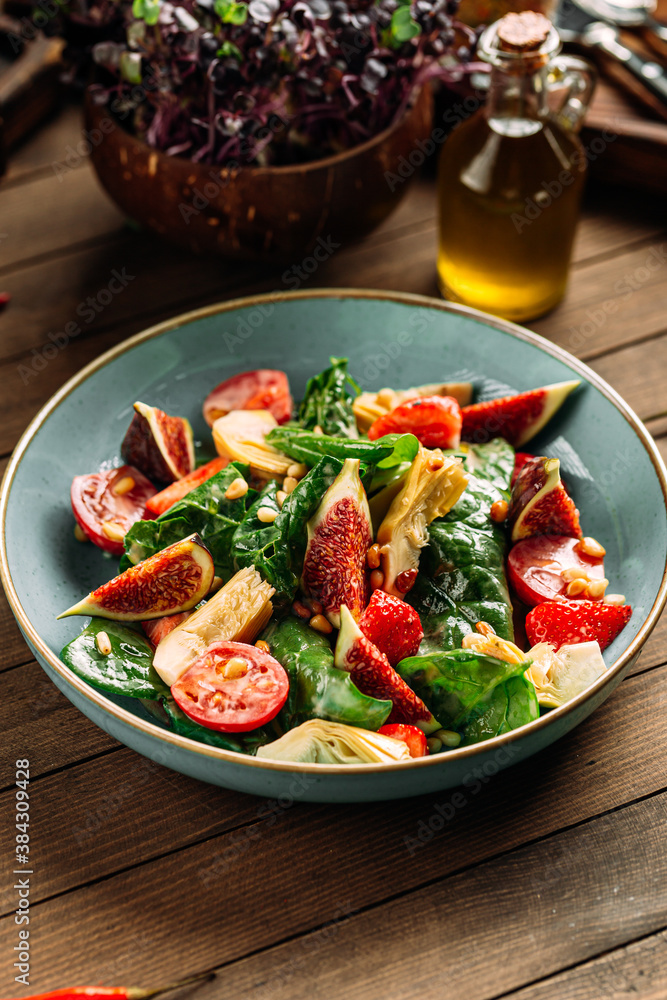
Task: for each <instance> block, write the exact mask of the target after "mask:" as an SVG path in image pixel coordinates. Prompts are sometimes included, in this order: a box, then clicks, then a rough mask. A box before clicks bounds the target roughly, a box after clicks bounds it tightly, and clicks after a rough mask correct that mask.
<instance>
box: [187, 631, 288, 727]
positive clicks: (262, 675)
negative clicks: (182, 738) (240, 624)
mask: <svg viewBox="0 0 667 1000" xmlns="http://www.w3.org/2000/svg"><path fill="white" fill-rule="evenodd" d="M171 693H172V695H173V697H174V699H175V701H176V703H177V704H178V706H179V707H180V708H181V709H182V710H183V711H184V712H185V714H186V715H189V716H190V718H191V719H193V720H194V721H195V722H198V723H199V724H200V725H201V726H206V728H207V729H217V730H218V731H219V732H222V733H245V732H247V731H248V730H250V729H256V728H257V726H263V725H264V723H265V722H269V721H270V720H271V719H272V718H273V717H274V716H275V715H277V714H278V712H279V711H280V709H281V708H282V707H283V705H284V704H285V701H286V700H287V695H288V693H289V680H288V678H287V674H286V673H285V669H284V667H282V666H281V664H280V663H278V661H277V660H275V659H274V658H273V657H272V656H270V655H269V654H268V653H265V652H263V651H262V650H261V649H258V648H257V647H256V646H248V645H246V644H245V643H244V642H216V643H214V644H213V645H212V646H209V648H208V649H207V650H206V651H205V652H204V653H202V655H201V656H200V657H199V658H198V659H197V660H195V662H194V663H193V664H192V665H191V666H190V667H189V668H188V669H187V670H186V671H185V673H184V674H183V676H182V677H179V679H178V680H177V681H176V683H175V684H172V686H171Z"/></svg>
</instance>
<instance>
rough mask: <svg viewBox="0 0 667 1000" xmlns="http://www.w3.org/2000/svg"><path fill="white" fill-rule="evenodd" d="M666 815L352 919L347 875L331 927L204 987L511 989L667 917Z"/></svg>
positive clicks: (330, 997) (601, 827)
mask: <svg viewBox="0 0 667 1000" xmlns="http://www.w3.org/2000/svg"><path fill="white" fill-rule="evenodd" d="M666 818H667V797H666V796H664V795H663V796H660V797H659V798H656V799H653V800H651V801H648V802H641V803H638V804H636V805H633V806H630V807H629V808H627V809H624V810H622V811H621V812H619V813H614V814H612V815H610V816H605V817H602V818H601V819H598V820H594V821H592V822H590V823H587V824H586V825H584V826H582V827H577V828H575V829H573V830H568V831H566V832H564V833H562V834H559V835H558V836H556V837H552V838H550V839H549V840H547V841H544V842H541V843H538V844H534V845H532V846H529V847H524V848H522V849H521V850H519V851H517V852H514V853H512V854H510V855H509V856H503V857H501V858H496V859H494V860H493V861H492V862H490V863H488V864H484V865H481V866H480V867H477V868H474V869H472V870H468V871H465V872H462V873H461V874H459V875H456V876H454V877H453V878H450V879H446V880H444V881H443V882H439V883H437V884H436V885H432V886H429V887H428V888H426V889H423V890H421V891H420V892H418V893H411V894H410V895H408V896H407V897H403V898H401V899H398V900H396V901H393V902H391V903H389V904H388V905H385V906H383V907H382V908H379V909H373V910H371V911H368V910H366V911H365V912H361V913H357V914H355V915H353V916H351V917H350V918H349V919H345V915H344V912H345V907H346V906H347V905H348V898H349V897H348V895H347V893H346V887H345V885H344V884H340V883H339V885H338V886H337V890H338V894H339V895H338V899H339V903H338V914H339V916H338V917H337V918H334V919H333V920H332V922H331V923H329V925H328V926H324V927H322V928H321V929H319V930H317V931H315V932H313V933H311V934H309V935H308V936H307V937H305V938H301V939H300V940H298V941H290V942H288V943H285V944H283V945H281V946H280V947H278V948H275V949H272V950H270V951H265V952H262V953H261V954H259V955H256V956H253V957H251V958H248V959H246V960H244V961H241V962H238V963H236V964H234V965H231V966H226V967H225V968H224V969H222V970H221V971H220V973H219V979H218V982H217V983H216V982H212V983H210V984H206V985H204V986H202V988H201V990H200V991H199V996H200V997H201V998H202V1000H209V998H212V997H214V996H216V995H219V990H220V985H221V983H224V989H225V993H226V994H228V995H233V996H234V997H235V998H237V1000H250V998H253V1000H255V998H257V997H260V998H262V1000H264V998H268V997H271V998H272V1000H323V998H327V1000H343V998H345V1000H371V998H374V997H377V996H378V995H380V994H386V992H387V985H389V990H390V995H391V996H392V997H401V1000H416V998H422V1000H423V998H427V1000H436V998H440V997H442V996H451V997H463V996H465V997H466V998H467V1000H490V998H492V997H498V996H499V995H501V994H503V995H504V994H505V992H506V991H507V990H512V989H516V987H517V986H520V985H522V984H523V983H525V982H526V981H529V980H532V979H535V978H539V977H541V976H545V975H549V974H553V973H554V972H556V971H558V970H560V969H562V968H563V967H564V966H568V965H571V964H572V963H573V962H580V961H582V960H583V959H586V958H589V957H592V956H595V955H597V954H599V953H600V952H602V951H604V950H606V949H609V948H614V947H617V946H618V945H623V944H625V943H626V942H630V941H632V940H633V938H636V937H638V936H640V935H644V934H647V933H650V932H651V931H654V930H656V929H657V928H658V927H660V925H661V923H664V921H665V919H666V918H667V890H666V889H665V883H664V878H665V875H667V858H666V856H665V852H664V850H663V826H664V823H665V819H666ZM638 843H641V844H642V852H641V854H642V855H643V856H638V852H637V844H638ZM661 880H662V881H661ZM661 957H662V956H661ZM342 963H343V965H344V969H345V974H344V975H342V974H341V967H342ZM656 978H658V977H656ZM598 990H599V991H598V993H597V994H595V993H594V994H592V995H593V996H595V997H596V1000H601V998H602V997H604V996H608V997H611V996H619V997H620V996H621V995H626V996H630V995H632V996H634V995H635V994H634V993H627V994H621V992H620V990H618V989H617V988H615V989H614V990H613V992H609V991H607V992H606V993H604V992H603V986H602V983H601V984H600V986H599V988H598ZM557 995H558V996H559V997H565V996H567V997H568V1000H570V997H571V994H570V993H560V994H557ZM663 995H664V994H663Z"/></svg>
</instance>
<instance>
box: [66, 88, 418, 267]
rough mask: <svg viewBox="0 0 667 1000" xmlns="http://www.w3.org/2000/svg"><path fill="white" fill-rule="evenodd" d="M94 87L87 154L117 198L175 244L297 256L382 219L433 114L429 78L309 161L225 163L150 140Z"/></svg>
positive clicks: (403, 185) (248, 255)
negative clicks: (391, 117)
mask: <svg viewBox="0 0 667 1000" xmlns="http://www.w3.org/2000/svg"><path fill="white" fill-rule="evenodd" d="M94 93H95V88H92V87H91V88H89V90H88V92H87V95H86V105H85V106H86V124H87V129H88V131H89V139H90V142H91V145H92V147H93V148H92V153H91V158H92V161H93V164H94V167H95V170H96V171H97V175H98V177H99V179H100V181H101V183H102V185H103V186H104V188H105V189H106V191H107V192H108V194H109V195H110V196H111V197H112V198H113V200H114V201H115V202H116V204H117V205H119V206H120V208H122V210H123V211H124V212H126V213H127V215H128V216H130V218H132V219H134V220H135V221H136V222H138V223H140V224H141V225H143V226H145V227H146V228H148V229H152V230H153V231H154V232H156V233H158V234H159V235H160V236H164V237H165V238H166V239H168V240H170V241H171V242H173V243H177V244H179V245H180V246H184V247H187V248H188V249H190V250H193V251H195V252H197V253H217V254H222V255H224V256H227V257H235V258H243V259H250V260H265V261H274V260H277V261H281V260H294V259H295V258H299V257H301V256H303V255H304V254H306V253H309V252H310V251H312V250H313V249H314V248H315V247H316V245H317V243H318V240H319V241H324V242H325V243H327V242H328V241H333V242H334V243H347V242H349V241H350V240H356V239H359V238H360V237H362V236H364V235H365V234H366V233H368V232H370V231H371V230H372V229H374V228H375V227H376V226H378V225H379V224H380V223H381V222H382V221H383V220H384V219H385V218H386V217H387V216H388V215H389V213H390V212H391V211H393V209H394V208H395V207H396V206H397V205H398V203H399V201H400V200H401V198H402V197H403V195H404V194H405V192H406V190H407V187H408V184H409V181H410V179H411V175H412V174H414V173H416V168H417V167H418V166H419V163H420V162H422V161H423V159H424V154H423V153H422V152H421V150H420V148H419V145H418V142H419V141H420V140H423V139H426V138H427V137H428V135H429V133H430V129H431V118H432V109H431V93H430V90H429V88H427V87H425V88H423V89H422V91H421V92H420V93H419V94H418V95H417V97H416V99H415V101H414V103H413V104H412V106H411V107H409V108H408V109H407V111H406V113H405V114H404V115H403V116H402V118H401V119H400V120H399V121H398V122H397V123H396V124H394V125H393V126H391V127H390V128H388V129H385V131H383V132H380V133H379V134H378V135H376V136H375V137H374V138H373V139H370V140H369V141H368V142H365V143H363V144H362V145H359V146H356V147H355V148H354V149H350V150H348V151H346V152H344V153H339V154H337V155H335V156H329V157H326V158H325V159H322V160H316V161H314V162H312V163H301V164H296V165H293V166H279V167H240V168H237V169H236V170H229V169H225V168H221V167H216V166H211V165H207V164H200V163H193V162H192V161H191V160H188V159H184V158H182V157H178V156H166V155H165V154H164V153H162V152H159V151H158V150H155V149H151V147H150V146H148V145H146V143H144V142H142V141H141V140H139V139H136V138H135V137H134V136H132V135H130V134H129V133H128V132H127V131H125V129H124V128H123V127H122V126H121V125H120V124H119V123H118V121H116V120H115V119H114V118H113V117H112V116H111V115H110V112H109V111H108V109H107V108H106V107H104V106H100V105H98V104H97V103H96V101H95V100H94ZM410 157H411V159H410ZM399 168H400V170H401V173H400V174H399V173H398V170H399ZM387 172H391V173H392V174H393V175H395V176H394V178H393V179H392V182H391V183H390V182H389V180H388V179H387V178H386V177H385V174H386V173H387Z"/></svg>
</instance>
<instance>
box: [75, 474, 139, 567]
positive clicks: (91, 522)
mask: <svg viewBox="0 0 667 1000" xmlns="http://www.w3.org/2000/svg"><path fill="white" fill-rule="evenodd" d="M130 480H132V483H131V482H130ZM128 487H130V488H129V489H128ZM116 490H118V491H119V492H116ZM155 492H156V490H155V487H154V486H153V484H152V483H151V482H150V481H149V480H148V479H146V477H145V476H144V474H143V473H142V472H139V470H138V469H135V468H134V466H132V465H122V466H121V467H120V469H110V470H109V471H108V472H91V473H90V475H87V476H75V477H74V479H73V480H72V489H71V498H72V510H73V511H74V517H75V518H76V519H77V521H78V523H79V526H80V527H81V530H82V531H83V532H84V533H85V534H86V535H87V536H88V538H89V539H90V540H91V542H93V543H94V544H95V545H97V546H98V547H99V548H100V549H104V551H105V552H111V553H113V555H116V556H121V555H122V554H123V551H124V549H123V535H125V534H126V532H128V531H129V530H130V528H131V527H132V525H133V524H134V522H135V521H140V520H141V518H142V517H143V516H144V510H145V508H146V503H147V502H148V500H150V498H151V497H152V496H154V495H155Z"/></svg>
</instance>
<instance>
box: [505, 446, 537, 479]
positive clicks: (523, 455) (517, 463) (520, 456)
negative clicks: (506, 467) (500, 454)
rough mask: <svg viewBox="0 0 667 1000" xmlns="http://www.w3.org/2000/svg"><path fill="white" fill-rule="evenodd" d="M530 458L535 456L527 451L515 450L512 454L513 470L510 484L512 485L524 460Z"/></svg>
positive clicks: (528, 460)
mask: <svg viewBox="0 0 667 1000" xmlns="http://www.w3.org/2000/svg"><path fill="white" fill-rule="evenodd" d="M531 458H535V456H534V455H529V454H528V452H527V451H517V453H516V455H515V456H514V471H513V472H512V482H511V484H510V485H511V486H514V483H515V482H516V477H517V476H518V475H519V473H520V472H521V470H522V469H523V467H524V465H525V464H526V462H530V460H531Z"/></svg>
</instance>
